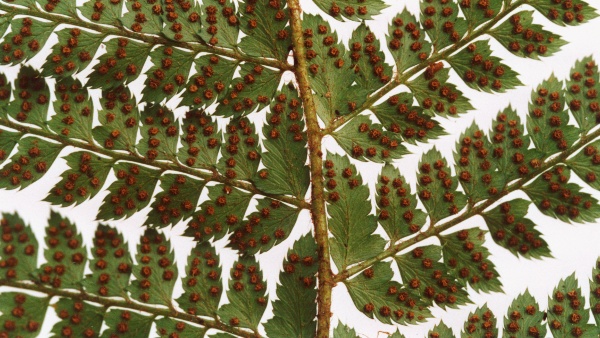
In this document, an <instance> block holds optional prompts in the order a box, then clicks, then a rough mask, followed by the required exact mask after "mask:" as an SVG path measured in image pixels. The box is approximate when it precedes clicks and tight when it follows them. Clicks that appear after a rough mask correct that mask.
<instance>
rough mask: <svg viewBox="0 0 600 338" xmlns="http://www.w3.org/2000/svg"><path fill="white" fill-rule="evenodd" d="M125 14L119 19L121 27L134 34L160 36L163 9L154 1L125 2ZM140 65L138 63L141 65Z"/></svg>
mask: <svg viewBox="0 0 600 338" xmlns="http://www.w3.org/2000/svg"><path fill="white" fill-rule="evenodd" d="M125 5H126V8H127V13H124V14H123V17H122V18H120V20H121V23H122V24H123V26H125V27H127V28H129V29H131V30H132V31H134V32H136V33H145V34H156V35H160V34H161V33H162V30H163V20H162V15H161V14H162V13H163V7H162V6H161V4H160V3H157V2H156V1H126V2H125ZM141 64H142V63H140V65H141Z"/></svg>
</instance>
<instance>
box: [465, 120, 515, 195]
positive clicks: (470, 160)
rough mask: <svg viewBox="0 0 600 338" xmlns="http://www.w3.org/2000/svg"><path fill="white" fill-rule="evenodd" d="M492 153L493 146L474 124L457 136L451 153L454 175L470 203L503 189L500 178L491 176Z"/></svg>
mask: <svg viewBox="0 0 600 338" xmlns="http://www.w3.org/2000/svg"><path fill="white" fill-rule="evenodd" d="M494 154H495V152H494V147H493V145H492V144H491V143H490V142H489V141H488V140H487V137H486V135H485V134H484V133H483V132H482V131H481V130H480V129H479V128H478V127H477V125H476V124H475V123H473V124H472V125H471V126H470V127H469V128H468V129H467V130H465V131H464V132H463V133H462V134H461V136H460V138H459V142H458V143H457V145H456V151H455V154H454V162H455V163H456V176H457V177H458V181H459V182H460V185H461V186H462V188H463V189H464V191H465V194H466V195H467V196H468V198H469V200H470V201H471V202H472V203H477V202H479V201H481V200H484V199H487V198H490V197H494V196H495V195H498V193H500V192H501V191H503V190H504V184H505V182H504V179H503V177H502V175H498V174H496V173H495V171H496V162H495V161H493V155H494ZM490 160H491V161H490Z"/></svg>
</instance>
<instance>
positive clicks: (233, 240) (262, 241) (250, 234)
mask: <svg viewBox="0 0 600 338" xmlns="http://www.w3.org/2000/svg"><path fill="white" fill-rule="evenodd" d="M265 201H270V203H269V205H268V206H266V207H264V208H262V209H261V208H260V207H259V209H260V210H258V211H256V212H254V213H252V214H250V215H249V216H248V217H247V218H248V220H247V221H245V222H244V223H242V224H241V226H240V227H239V228H237V229H236V230H235V231H234V232H233V234H232V235H231V237H230V238H229V243H230V244H231V246H232V247H234V248H237V249H238V250H240V251H244V250H246V249H248V248H256V247H264V246H267V245H269V244H270V245H273V244H275V243H274V242H275V241H276V242H279V241H281V240H283V239H285V238H286V237H287V235H289V229H285V230H284V229H282V228H281V227H277V228H276V229H275V230H273V232H272V233H267V232H266V231H264V230H262V229H261V227H262V226H263V225H262V223H261V222H268V221H269V218H270V217H271V212H272V211H273V210H276V209H278V208H279V207H280V206H281V202H279V201H277V200H271V199H266V200H265ZM273 239H274V241H273Z"/></svg>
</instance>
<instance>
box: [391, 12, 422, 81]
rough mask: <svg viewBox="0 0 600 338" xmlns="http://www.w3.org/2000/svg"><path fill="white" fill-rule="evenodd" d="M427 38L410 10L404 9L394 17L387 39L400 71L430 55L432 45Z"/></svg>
mask: <svg viewBox="0 0 600 338" xmlns="http://www.w3.org/2000/svg"><path fill="white" fill-rule="evenodd" d="M425 38H426V37H425V33H424V32H423V31H422V30H421V25H420V23H419V21H418V20H417V18H415V16H414V15H412V14H411V13H410V12H409V11H408V10H406V9H404V10H403V11H402V12H401V13H400V14H398V15H396V17H394V19H392V23H391V24H390V25H389V28H388V37H387V40H388V47H389V49H390V52H391V53H392V56H393V57H394V60H395V62H396V67H397V68H398V71H399V72H401V71H404V70H406V69H408V68H410V67H412V66H414V65H416V64H419V63H420V62H423V61H425V60H426V59H427V58H428V57H429V55H430V54H431V49H432V46H431V43H430V42H429V41H427V40H425Z"/></svg>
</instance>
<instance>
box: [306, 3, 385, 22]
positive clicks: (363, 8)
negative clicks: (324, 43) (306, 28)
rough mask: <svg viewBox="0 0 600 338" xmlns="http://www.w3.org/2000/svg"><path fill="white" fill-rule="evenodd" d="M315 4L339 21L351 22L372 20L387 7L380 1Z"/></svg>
mask: <svg viewBox="0 0 600 338" xmlns="http://www.w3.org/2000/svg"><path fill="white" fill-rule="evenodd" d="M315 4H316V5H317V6H319V8H320V9H322V10H323V11H324V12H326V13H327V14H329V15H331V16H332V17H334V18H335V19H336V20H340V21H342V17H344V18H346V19H350V20H353V21H361V20H367V19H372V18H373V16H374V15H378V14H380V13H381V11H382V10H384V9H385V8H387V7H388V6H389V5H387V4H386V3H385V2H384V1H382V0H362V1H352V0H316V1H315Z"/></svg>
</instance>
